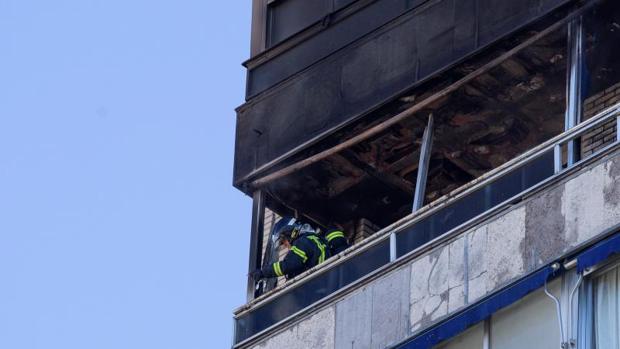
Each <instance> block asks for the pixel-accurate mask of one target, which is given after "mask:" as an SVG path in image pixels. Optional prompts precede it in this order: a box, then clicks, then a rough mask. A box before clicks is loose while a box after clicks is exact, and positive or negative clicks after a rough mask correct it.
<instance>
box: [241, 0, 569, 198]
mask: <svg viewBox="0 0 620 349" xmlns="http://www.w3.org/2000/svg"><path fill="white" fill-rule="evenodd" d="M289 2H293V3H303V2H304V1H299V0H286V1H285V0H281V1H276V2H273V4H274V6H275V5H277V4H281V3H282V4H286V3H289ZM313 2H314V1H313ZM319 2H320V1H318V0H317V1H316V3H319ZM569 2H570V1H568V0H519V1H499V0H467V1H463V0H459V1H456V0H432V1H407V0H398V1H397V0H377V1H361V0H358V1H355V2H353V3H351V4H350V5H349V6H347V7H345V8H343V9H340V10H336V13H337V12H338V11H345V10H347V11H351V8H355V9H357V11H355V12H353V13H349V14H348V16H346V18H345V19H343V20H342V21H340V22H336V23H333V24H331V25H327V26H326V27H324V28H322V29H321V30H320V32H319V33H316V34H315V35H312V36H310V37H302V39H303V40H301V39H299V40H298V42H293V43H290V44H289V45H284V44H285V43H286V42H282V43H281V44H280V45H279V46H286V47H284V48H280V49H277V47H273V48H270V49H269V50H267V51H265V52H264V53H262V54H261V55H259V56H257V57H255V58H254V59H253V61H254V60H256V61H257V62H256V63H255V64H249V63H248V67H249V70H248V86H249V89H250V93H249V97H250V98H249V99H248V101H247V103H246V104H244V105H243V106H241V107H240V108H239V109H238V116H237V144H236V156H235V174H234V183H235V185H236V186H237V187H239V188H241V189H243V188H244V186H245V185H246V184H247V183H249V182H250V181H251V180H252V179H256V178H259V177H261V176H262V175H264V174H265V173H268V172H270V171H272V170H273V169H275V168H277V166H278V165H282V164H283V163H287V162H289V163H290V160H291V159H290V158H291V156H293V155H295V154H298V151H299V150H302V149H307V148H308V147H309V146H310V145H312V144H314V143H316V142H317V141H318V140H321V139H323V138H324V137H325V136H327V135H330V134H332V133H333V132H334V131H336V130H338V129H341V128H342V127H344V126H345V125H348V124H350V123H351V122H354V121H356V120H358V119H359V118H362V117H366V118H372V116H370V115H368V114H369V113H370V112H371V111H373V110H375V109H377V108H379V107H381V106H382V105H384V104H385V103H386V102H388V101H390V100H392V99H394V98H395V97H397V95H399V94H402V93H403V92H404V91H406V90H408V89H410V88H412V87H414V86H415V85H419V84H420V83H422V82H424V81H427V80H429V79H430V78H432V77H434V76H435V74H437V73H438V72H442V71H446V69H448V68H449V67H451V66H453V65H454V64H456V63H458V62H462V61H463V60H464V59H465V58H467V57H469V56H470V55H472V54H475V53H476V52H480V50H482V49H484V48H486V47H488V46H489V45H491V44H492V43H496V42H497V41H498V40H500V39H502V38H503V37H504V36H505V35H507V34H510V33H513V32H514V31H515V30H518V29H520V28H522V27H523V26H525V25H527V24H530V23H531V22H532V21H534V20H537V19H539V18H541V17H543V16H546V15H548V14H549V13H550V12H552V10H553V9H555V8H557V7H558V6H560V5H562V4H565V3H569ZM306 3H307V2H306ZM363 4H366V6H362V5H363ZM563 9H565V7H563ZM386 13H389V14H390V15H389V16H387V17H386V18H384V19H382V20H381V21H379V22H375V18H376V17H381V16H385V15H386ZM334 16H336V15H335V14H334ZM347 20H350V21H354V22H351V23H349V22H348V21H347ZM360 28H362V29H360ZM293 39H294V38H293V37H292V38H290V39H289V40H293ZM274 51H277V52H274ZM258 81H264V83H262V85H261V86H262V88H261V93H260V94H256V92H252V91H254V89H255V88H253V87H252V86H254V85H255V84H257V82H258ZM285 160H288V161H285Z"/></svg>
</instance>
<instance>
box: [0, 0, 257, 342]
mask: <svg viewBox="0 0 620 349" xmlns="http://www.w3.org/2000/svg"><path fill="white" fill-rule="evenodd" d="M250 3H251V1H250V0H243V1H240V0H227V1H211V0H174V1H172V0H166V1H163V0H129V1H128V0H123V1H121V0H55V1H49V0H29V1H28V0H0V348H7V349H8V348H10V349H32V348H46V349H48V348H49V349H56V348H62V349H72V348H80V349H84V348H106V349H109V348H115V349H121V348H149V349H159V348H223V347H228V346H229V345H230V340H231V332H232V320H231V318H232V315H231V313H232V310H233V308H235V307H236V306H238V305H240V304H242V303H243V301H244V297H245V280H246V279H245V274H246V273H247V270H246V268H247V254H248V240H249V232H248V231H249V227H250V214H251V201H250V199H249V198H247V197H245V196H244V195H243V194H241V193H240V192H238V191H237V190H236V189H234V188H233V187H232V185H231V181H232V161H233V147H234V123H235V114H234V108H235V107H237V106H238V105H240V104H241V103H242V101H243V91H244V86H245V71H244V69H243V68H242V67H241V65H240V63H241V62H242V61H243V60H245V59H246V58H247V57H248V54H249V30H250V29H249V27H250V8H251V5H250ZM217 4H219V5H217Z"/></svg>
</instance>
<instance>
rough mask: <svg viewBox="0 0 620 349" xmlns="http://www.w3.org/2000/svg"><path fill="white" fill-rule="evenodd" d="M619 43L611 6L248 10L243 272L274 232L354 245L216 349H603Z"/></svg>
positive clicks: (264, 302)
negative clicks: (292, 225)
mask: <svg viewBox="0 0 620 349" xmlns="http://www.w3.org/2000/svg"><path fill="white" fill-rule="evenodd" d="M618 44H620V2H617V1H616V0H582V1H571V0H514V1H503V0H313V1H307V0H254V1H253V23H252V43H251V57H250V59H249V60H248V61H246V62H245V63H244V65H245V66H246V67H247V69H248V75H247V89H246V101H245V103H244V104H243V105H242V106H240V107H239V108H238V109H237V131H236V132H237V135H236V145H235V168H234V178H233V184H234V185H235V187H237V188H238V189H239V190H241V191H243V192H244V193H246V194H247V195H249V196H252V197H253V200H254V205H253V212H252V227H251V229H249V234H250V236H251V243H250V251H249V270H254V269H255V268H258V267H260V266H261V265H263V264H265V263H268V261H269V260H271V259H273V258H277V257H278V256H281V255H282V253H284V251H277V249H275V247H273V245H274V242H273V241H272V236H271V234H270V227H271V226H273V224H274V222H275V221H276V220H277V219H278V217H281V216H285V215H293V216H296V217H299V218H300V219H302V220H304V221H307V222H310V223H312V224H313V225H315V226H317V227H321V228H325V227H327V226H329V225H334V224H336V225H338V226H341V227H343V229H344V231H345V232H346V233H347V237H348V238H349V241H351V242H352V243H353V244H352V246H351V247H350V248H349V249H348V250H346V251H344V252H342V253H340V254H339V255H337V256H334V257H332V258H330V259H328V260H327V261H326V262H324V263H322V264H320V265H318V266H316V267H314V268H313V269H311V270H309V271H307V272H305V273H304V274H302V275H299V276H297V277H295V278H294V279H292V280H283V279H282V280H278V281H277V282H273V281H272V282H270V283H268V284H266V283H258V284H257V283H256V282H255V280H251V279H250V280H248V290H247V294H248V300H247V303H246V304H245V305H242V306H241V307H239V308H238V309H237V310H235V311H234V316H233V317H234V320H233V321H234V328H235V331H234V338H233V344H232V347H233V348H257V349H258V348H462V349H470V348H493V349H498V348H499V349H509V348H588V349H594V348H599V349H601V348H604V349H607V348H610V349H620V267H619V265H620V255H617V254H618V253H619V252H620V184H619V183H620V182H619V181H618V180H619V179H620V145H619V144H618V139H619V138H618V129H617V120H618V117H620V59H618V57H620V48H618V47H619V46H618ZM617 257H618V258H617Z"/></svg>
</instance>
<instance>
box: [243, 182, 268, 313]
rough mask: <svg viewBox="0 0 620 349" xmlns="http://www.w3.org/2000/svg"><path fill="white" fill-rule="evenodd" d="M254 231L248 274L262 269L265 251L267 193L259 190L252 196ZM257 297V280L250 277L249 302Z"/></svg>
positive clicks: (251, 238) (252, 232) (251, 240)
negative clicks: (264, 231) (264, 234)
mask: <svg viewBox="0 0 620 349" xmlns="http://www.w3.org/2000/svg"><path fill="white" fill-rule="evenodd" d="M252 197H253V199H254V200H253V204H252V230H251V235H250V260H249V263H248V273H250V272H252V271H254V270H256V269H258V268H260V267H261V262H262V259H263V258H262V257H263V256H262V250H263V227H264V224H263V223H264V219H265V193H264V192H263V191H262V190H257V191H255V192H254V194H253V195H252ZM255 297H256V280H254V279H252V277H250V276H248V289H247V299H248V302H249V301H251V300H253V299H254V298H255Z"/></svg>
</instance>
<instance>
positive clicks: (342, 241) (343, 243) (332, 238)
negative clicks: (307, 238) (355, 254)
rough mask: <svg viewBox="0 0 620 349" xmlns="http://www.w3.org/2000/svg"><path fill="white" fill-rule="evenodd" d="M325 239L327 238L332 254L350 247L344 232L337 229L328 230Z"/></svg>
mask: <svg viewBox="0 0 620 349" xmlns="http://www.w3.org/2000/svg"><path fill="white" fill-rule="evenodd" d="M325 240H327V247H328V248H329V251H330V253H331V255H332V256H335V255H337V254H338V253H340V252H342V251H344V250H346V249H347V247H349V243H348V242H347V238H346V237H345V236H344V233H343V232H342V231H340V230H337V229H332V230H328V231H327V234H325Z"/></svg>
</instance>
